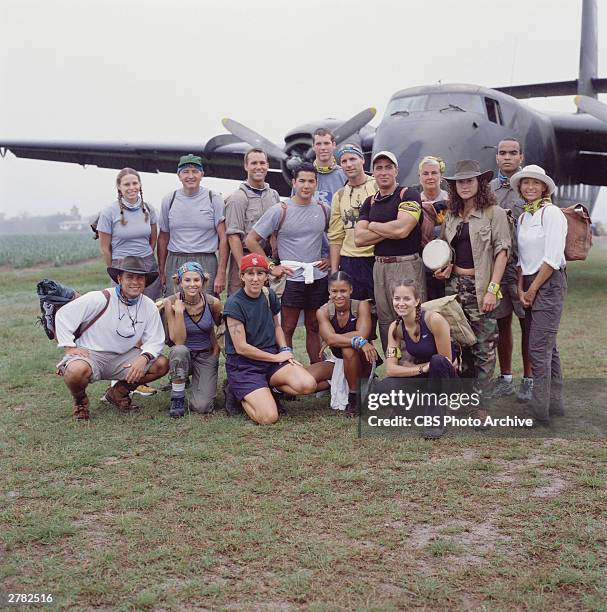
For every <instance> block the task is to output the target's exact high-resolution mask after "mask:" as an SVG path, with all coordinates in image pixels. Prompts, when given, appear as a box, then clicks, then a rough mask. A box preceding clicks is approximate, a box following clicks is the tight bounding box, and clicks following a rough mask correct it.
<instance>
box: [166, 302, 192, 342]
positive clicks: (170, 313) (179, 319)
mask: <svg viewBox="0 0 607 612" xmlns="http://www.w3.org/2000/svg"><path fill="white" fill-rule="evenodd" d="M164 313H165V316H166V319H167V327H168V328H169V338H170V339H171V340H172V341H173V342H174V343H175V344H185V341H186V338H187V332H186V330H185V319H184V313H185V304H184V303H183V302H182V301H181V300H180V299H179V298H177V299H176V300H175V303H174V304H171V300H169V299H168V298H167V299H165V300H164Z"/></svg>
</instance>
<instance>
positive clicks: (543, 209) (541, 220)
mask: <svg viewBox="0 0 607 612" xmlns="http://www.w3.org/2000/svg"><path fill="white" fill-rule="evenodd" d="M545 210H546V207H545V206H542V214H541V216H540V224H541V225H542V226H543V225H544V211H545Z"/></svg>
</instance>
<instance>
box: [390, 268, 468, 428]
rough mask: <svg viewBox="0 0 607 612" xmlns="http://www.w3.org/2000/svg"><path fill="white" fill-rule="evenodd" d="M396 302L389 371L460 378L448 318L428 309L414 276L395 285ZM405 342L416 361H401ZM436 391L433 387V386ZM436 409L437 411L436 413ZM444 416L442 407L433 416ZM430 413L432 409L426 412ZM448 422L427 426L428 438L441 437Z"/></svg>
mask: <svg viewBox="0 0 607 612" xmlns="http://www.w3.org/2000/svg"><path fill="white" fill-rule="evenodd" d="M392 305H393V306H394V310H395V311H396V314H398V319H397V320H396V321H394V323H392V324H391V325H390V328H389V330H388V348H387V349H386V374H387V375H388V377H395V378H400V377H419V378H429V379H431V380H432V379H434V380H435V381H436V382H439V381H440V380H441V379H445V378H456V377H457V372H456V371H455V368H454V367H453V362H454V360H455V359H456V357H457V354H456V353H457V351H456V350H454V347H453V345H452V343H451V331H450V328H449V323H447V320H446V319H445V318H444V317H443V316H442V315H441V314H440V313H438V312H424V311H423V310H422V307H421V300H420V298H419V294H418V293H417V288H416V286H415V282H414V281H413V280H411V279H403V280H401V281H399V282H398V283H397V284H396V285H395V286H394V288H393V292H392ZM401 344H403V345H404V347H403V348H405V349H406V351H407V353H408V354H409V355H410V356H411V357H412V359H413V361H412V362H411V361H408V362H403V363H402V364H399V359H400V358H401ZM429 390H430V391H432V389H429ZM434 412H436V414H434ZM439 413H440V416H442V411H441V410H439V409H438V407H437V408H436V409H435V410H433V411H432V414H431V416H437V415H439ZM426 414H429V412H426ZM445 431H446V429H445V426H444V424H441V425H440V426H438V427H426V428H425V429H424V437H425V438H439V437H440V436H442V435H443V434H444V433H445Z"/></svg>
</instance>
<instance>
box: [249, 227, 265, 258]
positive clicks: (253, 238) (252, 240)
mask: <svg viewBox="0 0 607 612" xmlns="http://www.w3.org/2000/svg"><path fill="white" fill-rule="evenodd" d="M262 240H263V238H262V237H261V236H260V235H259V234H258V233H257V232H256V231H255V230H254V229H252V230H251V231H250V232H249V233H248V234H247V237H246V238H245V241H244V242H245V246H246V247H247V249H249V251H251V253H258V254H259V255H264V256H265V253H264V252H263V249H262V248H261V244H260V242H261V241H262Z"/></svg>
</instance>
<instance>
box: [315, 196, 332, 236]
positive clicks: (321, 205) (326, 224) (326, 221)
mask: <svg viewBox="0 0 607 612" xmlns="http://www.w3.org/2000/svg"><path fill="white" fill-rule="evenodd" d="M316 203H317V204H318V205H319V206H320V209H321V210H322V214H323V215H324V216H325V232H326V231H327V230H328V229H329V213H328V212H327V209H326V208H325V206H324V204H323V203H322V202H318V201H317V202H316Z"/></svg>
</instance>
